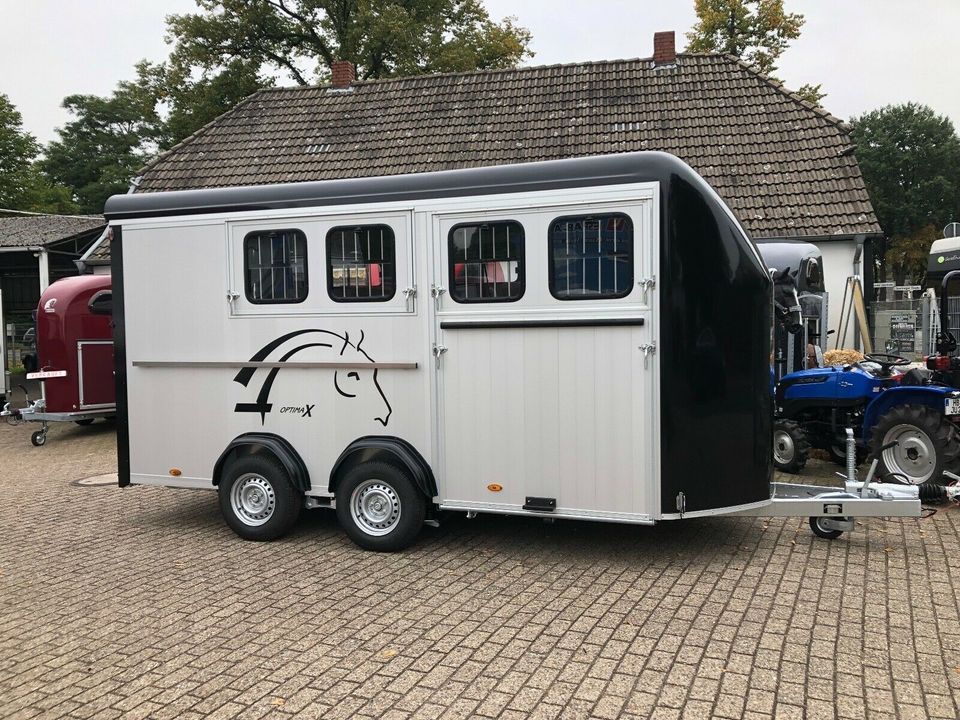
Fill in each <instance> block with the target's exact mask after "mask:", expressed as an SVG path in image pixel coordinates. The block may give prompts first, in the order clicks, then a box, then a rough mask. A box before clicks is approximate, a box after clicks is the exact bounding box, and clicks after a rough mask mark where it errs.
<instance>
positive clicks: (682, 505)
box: [677, 491, 687, 517]
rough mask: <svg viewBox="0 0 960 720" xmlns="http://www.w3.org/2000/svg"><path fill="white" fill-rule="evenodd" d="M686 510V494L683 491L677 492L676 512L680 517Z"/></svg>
mask: <svg viewBox="0 0 960 720" xmlns="http://www.w3.org/2000/svg"><path fill="white" fill-rule="evenodd" d="M686 511H687V496H686V495H684V494H683V492H682V491H681V492H679V493H677V512H678V513H680V517H683V514H684V513H685V512H686Z"/></svg>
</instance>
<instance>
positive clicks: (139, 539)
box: [0, 423, 960, 720]
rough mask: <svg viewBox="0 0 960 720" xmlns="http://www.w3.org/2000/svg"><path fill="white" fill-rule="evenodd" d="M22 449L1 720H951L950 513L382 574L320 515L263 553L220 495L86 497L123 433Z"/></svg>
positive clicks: (416, 556) (0, 578) (13, 449)
mask: <svg viewBox="0 0 960 720" xmlns="http://www.w3.org/2000/svg"><path fill="white" fill-rule="evenodd" d="M30 431H31V428H29V427H16V428H12V427H5V426H4V427H0V460H2V462H3V467H4V469H5V478H6V480H5V481H4V482H5V483H6V485H5V488H4V491H5V497H6V502H5V503H3V504H2V505H0V522H2V523H3V527H4V532H3V533H2V534H0V603H2V605H0V699H2V703H3V705H2V707H3V710H2V711H0V714H3V715H4V716H5V717H6V716H9V717H14V718H18V719H19V718H31V717H43V718H48V717H49V718H53V717H73V718H101V717H103V718H114V717H124V718H130V717H151V718H156V719H157V720H164V719H165V718H201V717H224V718H227V717H237V718H248V719H251V720H259V718H267V717H277V718H293V717H296V718H319V717H329V718H351V717H358V718H395V719H396V720H406V719H407V718H411V717H425V718H431V719H433V718H440V717H443V718H468V717H488V718H513V717H517V718H520V717H529V718H549V719H553V718H587V717H596V718H620V717H622V718H632V717H637V718H650V717H657V718H661V717H662V718H681V717H687V718H700V717H719V718H729V719H730V720H739V718H748V717H755V718H766V719H769V718H774V717H783V718H794V717H807V718H817V719H818V720H819V719H820V718H834V717H835V718H850V719H851V720H854V719H855V720H860V719H862V718H871V720H872V719H873V718H884V717H896V718H899V720H912V719H913V718H920V717H933V718H944V719H948V718H950V719H952V718H956V717H958V716H960V556H958V555H957V554H956V552H955V548H956V545H957V542H956V539H957V537H958V536H960V532H958V531H960V512H957V511H954V510H952V509H950V508H946V509H943V510H941V512H939V513H937V515H935V516H934V517H933V518H930V519H927V520H923V521H917V520H880V519H870V520H866V521H862V525H859V526H858V528H857V531H856V532H855V533H852V534H848V535H844V536H843V537H842V538H841V539H839V540H836V541H833V542H825V541H822V540H819V539H816V538H814V537H813V536H812V535H811V534H810V533H809V531H808V530H807V528H806V527H805V524H806V523H805V521H804V520H803V519H771V520H761V519H749V518H740V519H737V518H713V519H696V520H685V521H683V522H678V523H665V524H663V525H659V526H657V527H654V528H636V527H629V526H618V525H600V524H590V523H573V522H558V523H555V524H552V525H546V524H543V523H541V522H537V521H534V520H527V519H521V518H498V517H483V516H481V517H479V518H477V519H475V520H472V521H466V520H465V519H462V518H457V517H453V518H451V519H450V520H449V521H447V522H445V523H444V525H443V527H441V528H440V529H429V528H428V529H425V530H424V532H423V534H422V536H421V538H420V539H419V541H418V542H417V544H416V545H415V546H414V547H413V548H411V549H410V550H408V551H406V552H403V553H399V554H395V555H378V554H374V553H368V552H363V551H361V550H359V549H357V548H356V547H354V546H353V545H352V544H351V543H350V542H348V541H347V540H346V538H345V537H344V535H343V533H342V532H341V531H340V530H339V529H338V527H337V525H336V522H335V519H334V517H333V515H332V513H329V512H323V511H318V512H316V513H306V514H304V516H303V518H302V519H301V521H300V523H299V525H298V527H297V528H296V529H295V531H294V532H293V533H292V535H291V536H290V537H289V538H286V539H284V540H282V541H279V542H275V543H267V544H255V543H247V542H243V541H241V540H239V539H238V538H236V537H235V536H234V535H233V533H231V532H230V531H229V530H227V529H226V527H225V526H224V524H223V522H222V519H221V518H220V515H219V511H218V509H217V502H216V496H215V495H214V494H213V493H203V492H191V491H178V490H170V489H160V488H145V487H136V488H128V489H125V490H120V489H118V488H114V487H103V486H100V487H96V486H90V487H80V486H76V485H73V484H72V483H71V481H72V480H75V479H77V478H80V477H85V476H88V475H96V474H100V473H106V472H110V471H111V470H113V469H114V464H115V462H116V461H115V451H114V448H113V442H114V436H113V432H112V429H111V428H110V426H107V425H101V424H99V423H98V424H95V425H94V426H92V427H90V428H77V427H74V426H70V427H65V426H57V427H54V428H52V429H51V431H50V436H49V439H48V442H47V444H46V445H45V446H44V447H43V448H33V447H32V446H31V445H30V444H29V433H30ZM817 462H818V461H815V460H811V463H810V466H808V470H810V471H811V472H813V471H817V467H818V465H817ZM831 471H832V467H830V466H828V465H826V464H823V465H822V467H821V470H820V471H819V472H821V474H823V475H824V476H826V475H827V474H828V473H829V472H831ZM808 479H809V478H804V480H805V481H806V480H808ZM920 530H922V531H923V535H922V536H921V535H920V534H919V533H920Z"/></svg>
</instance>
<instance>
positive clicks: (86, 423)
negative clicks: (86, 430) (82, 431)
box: [74, 418, 93, 427]
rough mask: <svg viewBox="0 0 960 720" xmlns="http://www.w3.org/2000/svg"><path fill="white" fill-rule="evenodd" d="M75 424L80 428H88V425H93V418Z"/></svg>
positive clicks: (77, 421) (76, 421)
mask: <svg viewBox="0 0 960 720" xmlns="http://www.w3.org/2000/svg"><path fill="white" fill-rule="evenodd" d="M74 422H75V423H76V424H77V425H79V426H80V427H86V426H87V425H93V418H86V419H84V420H74Z"/></svg>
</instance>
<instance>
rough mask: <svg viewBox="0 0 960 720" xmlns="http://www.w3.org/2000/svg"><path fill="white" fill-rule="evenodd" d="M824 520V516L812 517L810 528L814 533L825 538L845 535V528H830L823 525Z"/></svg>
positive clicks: (829, 538)
mask: <svg viewBox="0 0 960 720" xmlns="http://www.w3.org/2000/svg"><path fill="white" fill-rule="evenodd" d="M821 520H824V518H822V517H811V518H810V529H811V530H813V534H814V535H816V536H817V537H819V538H823V539H824V540H836V539H837V538H838V537H840V536H841V535H843V530H830V529H828V528H825V527H823V525H821V524H820V521H821Z"/></svg>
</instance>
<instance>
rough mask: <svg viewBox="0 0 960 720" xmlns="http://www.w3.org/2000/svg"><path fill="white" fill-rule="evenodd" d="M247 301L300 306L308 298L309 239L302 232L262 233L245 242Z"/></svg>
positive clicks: (253, 235) (247, 237)
mask: <svg viewBox="0 0 960 720" xmlns="http://www.w3.org/2000/svg"><path fill="white" fill-rule="evenodd" d="M243 275H244V285H245V289H246V293H247V300H249V301H250V302H251V303H254V304H256V305H265V304H271V303H299V302H303V301H304V300H305V299H306V297H307V290H308V283H307V238H306V236H305V235H304V234H303V233H302V232H300V231H299V230H263V231H260V232H253V233H249V234H248V235H247V236H246V237H245V238H244V239H243Z"/></svg>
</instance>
